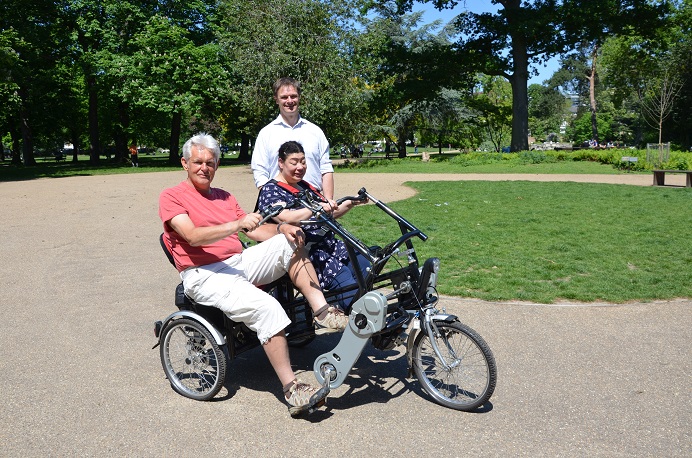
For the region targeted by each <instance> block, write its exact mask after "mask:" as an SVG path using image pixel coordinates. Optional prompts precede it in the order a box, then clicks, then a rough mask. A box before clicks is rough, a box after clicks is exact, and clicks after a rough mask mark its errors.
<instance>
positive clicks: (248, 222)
mask: <svg viewBox="0 0 692 458" xmlns="http://www.w3.org/2000/svg"><path fill="white" fill-rule="evenodd" d="M262 220H263V218H262V215H260V214H259V213H248V214H247V215H245V216H244V217H243V218H242V219H240V220H238V226H239V230H241V231H243V232H250V231H254V230H255V229H257V228H258V227H259V225H260V222H262Z"/></svg>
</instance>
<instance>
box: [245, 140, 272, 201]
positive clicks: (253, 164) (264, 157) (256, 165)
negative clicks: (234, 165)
mask: <svg viewBox="0 0 692 458" xmlns="http://www.w3.org/2000/svg"><path fill="white" fill-rule="evenodd" d="M263 133H264V129H263V130H261V131H260V133H259V134H258V135H257V140H255V147H254V149H253V150H252V160H251V161H250V168H252V175H253V177H254V179H255V186H257V187H258V188H259V187H260V186H264V185H265V184H266V183H267V181H269V180H270V179H271V178H272V177H270V176H269V173H270V170H269V157H268V154H267V150H268V149H269V148H268V146H269V145H267V144H266V141H265V135H263Z"/></svg>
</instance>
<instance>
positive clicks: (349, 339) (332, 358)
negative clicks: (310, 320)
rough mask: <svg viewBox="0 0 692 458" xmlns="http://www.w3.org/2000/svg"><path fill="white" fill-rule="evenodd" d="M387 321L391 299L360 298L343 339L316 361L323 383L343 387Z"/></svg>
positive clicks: (378, 296) (375, 295) (372, 294)
mask: <svg viewBox="0 0 692 458" xmlns="http://www.w3.org/2000/svg"><path fill="white" fill-rule="evenodd" d="M386 319H387V298H386V297H385V296H384V295H383V294H381V293H379V292H376V291H370V292H368V293H366V294H365V295H363V297H361V298H360V299H358V300H357V301H356V302H355V303H354V304H353V306H352V307H351V314H350V315H349V320H348V326H347V327H346V329H345V330H344V333H343V335H342V336H341V340H339V343H338V344H337V345H336V347H334V349H333V350H332V351H330V352H327V353H325V354H323V355H321V356H319V357H318V358H317V359H316V360H315V364H314V366H313V370H314V371H315V378H317V381H318V382H319V383H320V384H326V383H327V381H329V387H330V388H331V389H332V390H333V389H335V388H338V387H339V386H341V384H342V383H343V382H344V380H345V379H346V376H348V373H349V372H350V371H351V369H352V368H353V365H354V364H355V363H356V361H357V360H358V357H359V356H360V354H361V353H362V352H363V348H365V344H366V343H368V340H369V339H370V337H371V336H372V335H373V334H374V333H376V332H378V331H381V330H382V328H384V325H385V324H386Z"/></svg>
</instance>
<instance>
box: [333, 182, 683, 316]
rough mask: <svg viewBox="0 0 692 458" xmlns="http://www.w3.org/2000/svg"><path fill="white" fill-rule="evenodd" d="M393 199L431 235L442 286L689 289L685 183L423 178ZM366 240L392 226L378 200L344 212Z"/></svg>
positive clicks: (605, 292) (632, 294)
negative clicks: (408, 194)
mask: <svg viewBox="0 0 692 458" xmlns="http://www.w3.org/2000/svg"><path fill="white" fill-rule="evenodd" d="M411 185H412V186H413V187H414V188H416V189H417V190H418V191H419V192H420V193H419V194H418V195H417V196H416V197H413V198H411V199H408V200H406V201H401V202H394V203H392V205H391V206H392V208H394V209H396V210H397V211H398V212H400V213H401V214H402V215H404V216H405V217H406V218H407V219H409V220H410V221H411V222H412V223H413V224H415V225H417V226H418V227H419V228H420V229H422V230H423V231H424V232H425V233H426V234H427V235H428V236H429V239H428V241H427V242H421V241H418V242H417V243H416V248H417V250H418V253H419V255H420V257H421V258H423V259H424V258H427V257H432V256H435V257H439V258H440V259H441V261H442V269H441V275H440V280H439V291H440V293H442V294H448V295H454V296H465V297H474V298H480V299H486V300H512V299H517V300H526V301H535V302H542V303H551V302H554V301H556V300H559V299H565V300H571V301H585V302H592V301H607V302H627V301H631V300H653V299H670V298H677V297H692V242H690V236H689V229H690V227H692V212H691V211H690V208H692V190H690V189H671V188H667V189H666V188H653V187H650V188H649V187H634V186H625V185H604V184H585V183H538V182H523V181H522V182H452V183H450V182H426V183H413V184H411ZM344 223H345V225H346V226H347V227H349V228H350V229H351V231H352V232H353V233H354V234H355V235H357V236H359V237H362V238H363V239H364V241H365V242H366V243H367V244H369V245H374V244H379V245H383V244H386V243H388V242H390V241H392V240H394V239H395V238H396V236H397V235H398V229H397V227H396V226H395V224H393V220H391V219H389V218H388V217H387V216H386V215H385V214H384V213H383V212H381V211H380V210H378V209H377V208H376V207H375V206H373V205H370V206H365V207H358V208H356V209H354V210H353V211H352V212H350V213H349V214H348V215H346V216H345V217H344Z"/></svg>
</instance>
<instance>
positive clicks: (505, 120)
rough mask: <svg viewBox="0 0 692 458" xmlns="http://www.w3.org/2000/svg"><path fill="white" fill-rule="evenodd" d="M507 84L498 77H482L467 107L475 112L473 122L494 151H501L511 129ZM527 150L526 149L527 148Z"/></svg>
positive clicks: (510, 103) (509, 98) (510, 98)
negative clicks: (484, 133) (484, 134)
mask: <svg viewBox="0 0 692 458" xmlns="http://www.w3.org/2000/svg"><path fill="white" fill-rule="evenodd" d="M511 92H512V91H511V88H510V85H509V83H507V81H505V79H504V78H502V77H499V76H484V77H482V78H481V81H480V84H479V87H478V89H477V91H476V93H475V94H474V97H473V99H472V100H470V101H469V102H468V104H469V107H470V108H471V109H473V110H475V111H476V113H477V115H476V119H475V122H476V124H478V125H479V126H480V127H482V128H483V129H484V130H485V132H486V136H487V138H488V140H489V141H490V142H491V143H492V144H493V147H494V148H495V151H497V152H498V153H499V152H500V151H502V147H503V145H504V144H505V142H506V141H507V139H508V137H509V133H510V129H511V118H512V102H511V100H512V96H511ZM527 149H528V148H527Z"/></svg>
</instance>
